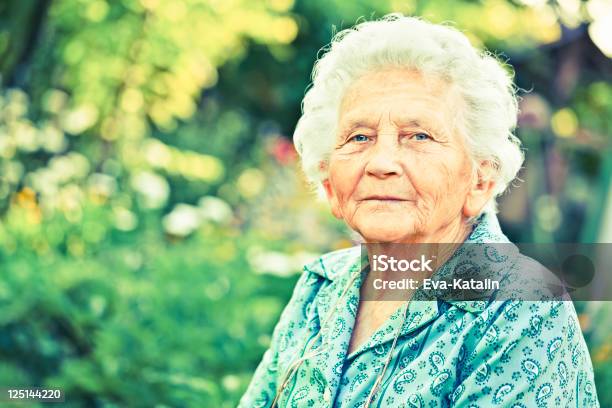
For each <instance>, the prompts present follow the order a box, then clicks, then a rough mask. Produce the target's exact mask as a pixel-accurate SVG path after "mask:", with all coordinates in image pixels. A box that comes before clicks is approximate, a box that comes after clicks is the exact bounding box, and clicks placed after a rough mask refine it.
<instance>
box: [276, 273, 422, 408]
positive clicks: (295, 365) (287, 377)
mask: <svg viewBox="0 0 612 408" xmlns="http://www.w3.org/2000/svg"><path fill="white" fill-rule="evenodd" d="M364 272H369V263H368V264H367V265H366V266H365V267H364V268H363V269H362V270H361V271H359V273H355V274H354V275H353V276H352V277H351V279H350V280H349V282H348V284H347V285H346V287H345V288H344V289H343V291H342V294H341V295H340V297H339V298H338V299H337V300H336V302H335V303H334V306H333V307H332V308H331V309H330V310H329V312H328V314H327V316H326V317H325V319H324V321H323V324H322V325H321V329H320V330H319V332H318V333H317V334H316V336H314V337H313V338H312V339H310V340H306V342H305V343H304V346H303V350H304V352H303V354H302V357H300V358H298V359H296V360H295V361H294V362H292V363H291V364H290V365H289V368H288V369H287V370H286V371H285V374H284V376H283V377H284V378H283V381H282V382H281V383H280V386H279V387H278V388H277V390H276V395H275V396H274V399H273V400H272V405H270V408H276V407H277V406H278V405H277V404H278V400H279V399H280V396H281V394H282V393H283V391H284V390H285V388H286V387H287V385H288V384H289V383H290V382H291V380H292V379H293V377H294V376H295V374H296V373H297V371H298V369H299V367H300V366H301V365H302V363H303V362H304V361H306V360H308V359H309V358H312V357H315V356H317V355H319V354H321V353H322V352H324V351H325V350H327V348H329V344H327V345H321V347H320V348H319V349H317V350H315V351H314V353H311V354H308V352H310V351H311V349H312V346H313V345H314V344H315V343H316V341H317V340H318V338H319V337H321V333H322V332H323V330H324V329H323V327H326V326H327V325H328V323H329V320H330V319H331V317H332V315H333V314H334V313H335V311H336V309H337V307H338V304H339V303H340V301H341V300H342V299H343V298H344V297H345V295H346V294H347V293H348V290H349V289H350V288H351V286H352V285H353V283H354V282H355V280H356V279H357V278H358V277H359V276H361V275H362V274H363V273H364ZM414 293H415V292H413V293H412V295H411V297H410V299H408V300H407V301H406V304H405V310H404V313H403V317H402V321H401V323H400V325H399V327H398V329H397V331H396V333H395V337H394V338H393V343H392V345H391V348H390V349H389V352H388V353H387V359H386V361H385V364H384V366H383V369H382V371H381V373H380V374H379V375H378V377H377V378H376V381H375V383H374V386H373V387H372V389H371V391H370V393H369V395H368V399H367V400H366V403H365V405H364V408H369V407H370V405H371V403H372V401H373V398H374V396H375V395H376V392H377V391H378V387H379V386H380V382H381V381H382V379H383V377H384V375H385V372H386V371H387V367H388V366H389V363H390V362H391V359H392V356H393V351H394V350H395V346H396V345H397V340H398V339H399V336H400V334H401V333H402V329H403V327H404V324H406V319H407V317H408V308H409V305H410V301H411V300H412V298H413V297H414ZM326 329H327V327H326Z"/></svg>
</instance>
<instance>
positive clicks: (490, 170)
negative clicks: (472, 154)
mask: <svg viewBox="0 0 612 408" xmlns="http://www.w3.org/2000/svg"><path fill="white" fill-rule="evenodd" d="M496 175H497V166H495V164H494V163H493V162H491V161H490V160H484V161H482V162H480V164H479V166H478V168H477V169H476V171H475V174H474V177H473V179H472V183H471V185H470V189H469V191H468V193H467V196H466V198H465V203H464V205H463V215H464V216H465V217H467V218H471V217H475V216H477V215H478V214H480V211H482V209H483V207H484V206H485V205H486V204H487V202H488V201H489V200H490V199H491V197H492V196H493V193H494V192H495V186H496V185H497V183H496Z"/></svg>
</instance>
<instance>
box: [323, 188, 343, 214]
mask: <svg viewBox="0 0 612 408" xmlns="http://www.w3.org/2000/svg"><path fill="white" fill-rule="evenodd" d="M321 184H322V185H323V189H324V190H325V195H326V196H327V201H328V202H329V206H330V208H331V212H332V214H333V215H334V217H336V218H338V219H339V220H341V219H343V218H342V212H341V211H340V203H339V202H338V196H337V195H336V192H335V191H334V188H333V186H332V185H331V182H330V181H329V178H326V179H325V180H323V181H322V182H321Z"/></svg>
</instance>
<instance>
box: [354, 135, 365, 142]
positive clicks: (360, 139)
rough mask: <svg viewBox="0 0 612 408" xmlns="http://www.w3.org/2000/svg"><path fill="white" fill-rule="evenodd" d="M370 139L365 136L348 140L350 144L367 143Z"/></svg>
mask: <svg viewBox="0 0 612 408" xmlns="http://www.w3.org/2000/svg"><path fill="white" fill-rule="evenodd" d="M368 140H370V138H369V137H368V136H366V135H355V136H353V137H351V138H350V139H349V141H351V142H367V141H368Z"/></svg>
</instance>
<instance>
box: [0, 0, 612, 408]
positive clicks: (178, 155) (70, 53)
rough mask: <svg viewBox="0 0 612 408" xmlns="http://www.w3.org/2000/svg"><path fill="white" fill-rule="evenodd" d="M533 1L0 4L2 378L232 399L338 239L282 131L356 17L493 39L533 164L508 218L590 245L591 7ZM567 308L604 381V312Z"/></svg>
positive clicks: (597, 181)
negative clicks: (338, 35)
mask: <svg viewBox="0 0 612 408" xmlns="http://www.w3.org/2000/svg"><path fill="white" fill-rule="evenodd" d="M528 3H530V4H531V5H525V4H522V3H521V2H506V1H501V0H495V1H487V2H479V1H467V0H465V1H456V2H452V3H451V2H445V1H377V2H374V1H358V2H352V1H341V0H333V1H329V0H328V1H322V0H312V1H298V2H297V3H295V4H294V2H293V1H292V0H270V1H261V2H253V1H248V0H234V1H232V2H229V1H220V0H182V1H176V0H118V1H106V0H55V1H49V0H47V1H35V0H24V1H5V2H2V4H0V75H1V79H2V82H1V84H2V89H1V90H0V211H1V223H0V262H1V264H0V265H1V268H0V358H1V362H0V385H3V386H4V385H6V386H20V385H21V386H49V387H61V388H63V389H64V391H65V393H66V401H67V405H70V406H109V407H111V406H220V407H221V406H228V407H229V406H234V405H235V404H236V403H237V401H238V398H239V397H240V395H241V393H242V392H243V391H244V389H245V387H246V385H247V384H248V381H249V379H250V375H251V374H252V372H253V370H254V368H255V366H256V365H257V363H258V362H259V359H260V358H261V354H262V353H263V350H264V349H265V348H266V347H267V345H268V343H269V336H270V334H271V330H272V327H273V326H274V324H275V322H276V321H277V319H278V316H279V313H280V311H281V310H282V308H283V306H284V305H285V303H286V301H287V300H288V298H289V296H290V295H291V290H292V287H293V284H294V282H295V279H296V273H297V272H299V270H300V265H301V264H303V262H305V261H307V260H309V259H311V258H312V257H314V256H315V254H317V253H321V252H326V251H329V250H330V249H335V248H339V247H344V246H347V245H350V243H351V241H350V238H351V237H350V235H349V234H348V233H347V231H345V230H344V227H343V226H342V225H340V224H339V223H338V222H337V221H336V220H333V219H332V218H331V217H330V216H329V214H327V210H326V208H325V205H324V204H322V203H318V202H316V201H315V199H314V197H313V196H312V195H311V194H310V191H309V189H308V188H307V187H306V186H305V185H304V183H303V180H302V179H301V178H300V174H299V170H298V165H297V163H296V154H295V152H294V150H293V148H292V146H291V142H290V140H289V137H288V136H289V135H290V134H291V132H292V129H293V126H294V125H295V122H296V120H297V118H298V117H299V107H300V102H301V98H302V97H303V95H304V89H305V88H306V86H307V83H308V80H309V75H310V70H311V68H312V63H313V61H314V60H315V58H316V56H317V53H318V52H319V49H320V48H321V47H322V46H323V45H324V44H326V43H328V42H329V39H330V38H331V35H332V34H333V33H334V32H337V31H339V30H341V29H344V28H347V27H349V26H351V25H352V24H354V22H355V21H357V20H358V18H360V17H362V16H365V17H366V18H369V17H377V16H381V15H383V14H385V13H387V12H391V11H401V12H405V13H409V14H416V15H422V16H424V17H426V18H429V19H431V20H433V21H447V20H451V21H454V22H456V24H457V26H458V27H460V28H462V29H464V30H466V33H467V34H468V35H469V37H470V39H471V40H472V41H473V42H474V44H475V45H478V46H487V47H490V48H492V49H495V50H499V51H503V52H504V54H502V55H501V56H502V57H503V58H509V63H510V64H512V65H513V66H514V67H515V69H516V72H517V82H518V85H519V86H520V87H522V88H524V89H533V90H534V91H533V92H531V93H528V94H526V95H525V97H524V99H523V102H522V109H521V110H522V113H521V118H520V119H521V125H522V130H521V134H520V136H521V137H522V139H523V140H524V143H525V144H526V146H527V147H528V149H529V150H528V155H529V152H533V156H534V157H536V159H540V158H541V157H543V158H544V160H543V162H542V163H540V162H539V161H538V160H534V161H531V162H530V161H528V163H527V166H526V172H527V173H526V174H525V175H523V178H524V179H526V180H527V181H532V180H533V181H532V182H531V184H529V185H528V187H527V188H524V189H522V190H520V191H525V194H526V195H524V196H523V195H521V194H523V193H516V194H512V195H510V196H509V197H508V198H507V199H506V200H507V203H506V204H505V206H504V207H503V208H505V210H504V211H502V214H501V215H502V221H504V222H505V225H506V227H507V230H508V231H509V234H510V235H511V237H513V238H515V239H517V240H523V241H524V240H529V239H536V240H539V239H547V238H551V237H552V238H557V239H565V240H575V239H587V240H589V239H593V237H595V236H597V233H598V232H599V230H597V228H596V227H597V220H598V219H599V217H601V214H602V212H603V211H605V208H603V207H602V206H601V205H600V204H599V202H600V201H601V200H600V198H601V197H603V196H604V195H605V194H606V193H607V192H608V190H609V179H610V177H609V176H610V174H609V172H607V171H606V170H605V169H607V168H609V164H608V162H606V160H608V161H609V158H608V155H606V149H608V148H609V135H610V128H611V121H610V117H612V89H611V87H610V84H609V82H607V79H609V78H610V77H609V75H610V64H609V58H608V57H609V56H608V57H607V56H606V55H604V53H602V49H603V50H605V48H602V45H601V44H600V43H601V41H603V40H601V38H598V37H597V32H598V31H597V30H590V28H591V27H594V26H595V27H597V26H596V24H597V21H596V19H597V16H598V15H599V13H597V12H596V11H597V10H600V8H598V7H601V6H600V5H599V3H601V2H598V1H593V0H591V1H589V2H578V1H577V2H575V3H577V4H578V8H575V7H574V6H572V4H574V2H568V1H565V2H559V3H556V2H552V3H546V2H537V1H532V2H528ZM587 29H588V32H587ZM592 32H594V33H595V34H593V33H592ZM598 47H599V48H598ZM604 52H605V51H604ZM559 163H560V164H559ZM555 166H556V167H555ZM559 166H561V169H562V170H563V169H564V170H565V173H563V172H561V173H559V170H558V168H559ZM555 169H556V170H555ZM555 171H557V172H555ZM559 174H561V175H562V176H559ZM560 178H561V179H562V180H563V182H562V183H559V179H560ZM517 191H518V190H517ZM517 197H518V198H517ZM517 200H518V201H517ZM576 220H578V222H577V221H576ZM585 231H586V232H585ZM585 237H586V238H585ZM577 307H578V308H579V311H581V312H582V313H581V319H582V320H581V322H582V323H584V324H583V329H584V331H585V335H586V336H587V339H589V342H590V344H589V345H590V347H591V350H592V353H593V361H594V364H595V365H596V371H597V381H598V387H599V388H600V389H606V388H605V385H606V384H608V383H609V382H610V381H612V380H611V378H612V371H611V368H610V361H611V360H612V346H611V344H612V341H611V339H610V337H609V334H608V333H607V332H608V330H606V327H609V326H605V325H604V326H603V328H599V330H598V326H597V325H594V324H591V323H590V322H591V321H594V319H603V318H606V317H608V316H610V313H609V308H606V307H599V308H595V309H593V308H592V307H591V306H589V305H586V306H582V307H580V306H577ZM602 387H603V388H602ZM606 398H608V397H607V396H606V395H604V394H602V395H600V400H601V402H602V406H606V404H607V405H612V400H610V399H606Z"/></svg>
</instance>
